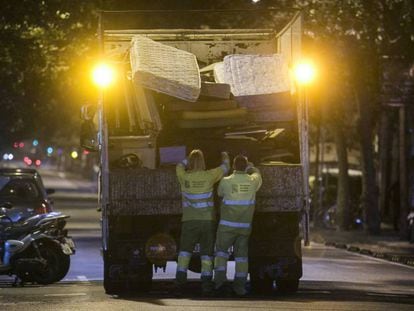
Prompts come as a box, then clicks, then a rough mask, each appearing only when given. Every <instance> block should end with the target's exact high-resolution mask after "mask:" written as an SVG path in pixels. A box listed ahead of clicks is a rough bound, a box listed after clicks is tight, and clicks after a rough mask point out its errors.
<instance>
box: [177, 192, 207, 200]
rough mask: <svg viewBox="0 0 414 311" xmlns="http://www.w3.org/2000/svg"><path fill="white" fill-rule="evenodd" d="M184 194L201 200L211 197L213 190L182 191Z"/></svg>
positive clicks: (188, 197)
mask: <svg viewBox="0 0 414 311" xmlns="http://www.w3.org/2000/svg"><path fill="white" fill-rule="evenodd" d="M182 194H183V196H184V197H186V198H187V199H190V200H199V199H208V198H211V197H212V195H213V192H205V193H187V192H182Z"/></svg>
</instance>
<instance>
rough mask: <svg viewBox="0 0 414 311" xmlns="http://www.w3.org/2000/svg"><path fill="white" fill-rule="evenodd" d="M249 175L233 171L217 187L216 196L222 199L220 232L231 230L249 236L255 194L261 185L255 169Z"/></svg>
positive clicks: (258, 173)
mask: <svg viewBox="0 0 414 311" xmlns="http://www.w3.org/2000/svg"><path fill="white" fill-rule="evenodd" d="M250 170H251V171H252V173H251V174H248V173H246V172H242V171H234V172H233V174H232V175H230V176H228V177H224V178H223V179H222V180H221V181H220V184H219V187H218V195H219V196H221V197H223V200H222V203H221V209H220V213H221V214H220V222H219V226H220V228H221V229H220V230H223V229H224V230H226V229H228V230H231V231H236V232H239V233H240V234H249V233H250V231H251V223H252V220H253V213H254V207H255V203H256V192H257V191H258V190H259V188H260V186H261V185H262V177H261V175H260V172H259V170H258V169H257V168H251V169H250Z"/></svg>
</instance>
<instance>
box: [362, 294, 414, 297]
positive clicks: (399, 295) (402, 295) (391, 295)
mask: <svg viewBox="0 0 414 311" xmlns="http://www.w3.org/2000/svg"><path fill="white" fill-rule="evenodd" d="M366 294H367V295H368V296H380V297H410V296H409V295H407V294H389V293H383V294H382V293H366Z"/></svg>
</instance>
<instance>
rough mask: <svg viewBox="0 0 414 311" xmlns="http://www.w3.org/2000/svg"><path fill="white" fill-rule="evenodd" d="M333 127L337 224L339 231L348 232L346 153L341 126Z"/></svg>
mask: <svg viewBox="0 0 414 311" xmlns="http://www.w3.org/2000/svg"><path fill="white" fill-rule="evenodd" d="M338 125H339V126H335V143H336V153H337V157H338V168H339V174H338V193H337V197H336V202H337V211H338V212H337V216H336V217H337V219H336V220H337V223H338V225H339V228H340V229H341V230H348V229H349V227H350V220H351V212H350V204H349V202H350V200H349V177H348V152H347V148H346V140H345V135H344V131H343V127H342V126H341V124H340V123H339V124H338Z"/></svg>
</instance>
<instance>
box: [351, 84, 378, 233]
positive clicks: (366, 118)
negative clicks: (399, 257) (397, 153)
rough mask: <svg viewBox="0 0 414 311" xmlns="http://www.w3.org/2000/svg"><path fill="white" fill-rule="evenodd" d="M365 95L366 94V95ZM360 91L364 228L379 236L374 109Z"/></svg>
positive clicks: (356, 96)
mask: <svg viewBox="0 0 414 311" xmlns="http://www.w3.org/2000/svg"><path fill="white" fill-rule="evenodd" d="M364 95H365V94H364ZM364 95H363V93H362V91H361V93H358V91H356V92H355V101H356V103H357V105H358V107H359V114H360V115H359V120H358V129H359V133H360V136H359V143H360V146H361V159H362V197H361V202H362V208H363V211H364V224H365V225H364V228H365V230H366V231H367V232H369V233H371V234H379V233H380V229H381V217H380V211H379V208H378V187H377V184H376V176H375V175H376V173H375V166H374V148H373V132H374V130H373V127H374V126H373V120H372V112H373V111H372V108H371V107H370V102H369V100H365V99H366V97H365V96H364Z"/></svg>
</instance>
